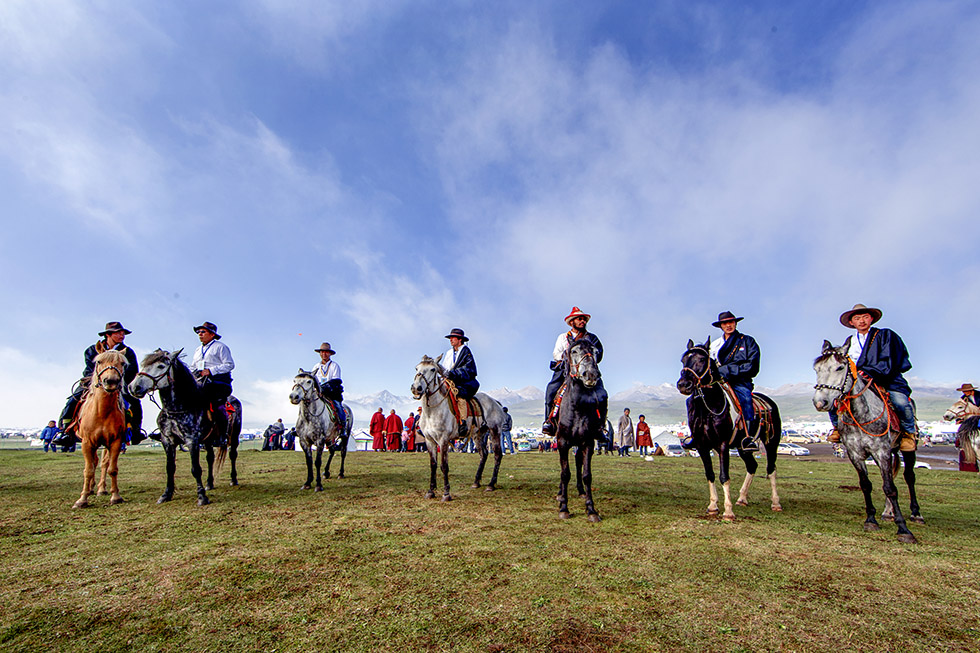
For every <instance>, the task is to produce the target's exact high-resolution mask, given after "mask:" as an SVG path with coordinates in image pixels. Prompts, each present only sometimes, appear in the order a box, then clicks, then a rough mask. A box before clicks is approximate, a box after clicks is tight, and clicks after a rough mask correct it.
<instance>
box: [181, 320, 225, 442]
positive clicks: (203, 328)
mask: <svg viewBox="0 0 980 653" xmlns="http://www.w3.org/2000/svg"><path fill="white" fill-rule="evenodd" d="M194 332H195V333H197V337H198V338H199V339H200V340H201V344H200V346H199V347H198V348H197V349H195V350H194V358H193V359H191V371H193V372H194V376H195V377H197V380H198V383H199V384H201V390H202V391H203V392H204V396H205V398H206V399H207V401H208V404H209V405H210V406H211V412H212V414H213V416H214V422H215V423H214V427H215V431H216V432H217V434H218V441H219V442H220V441H223V440H224V437H225V434H226V433H227V432H228V414H227V413H226V412H225V408H224V404H225V401H226V400H227V399H228V397H230V396H231V381H232V379H231V371H232V370H233V369H235V361H234V359H233V358H232V357H231V349H229V348H228V345H226V344H225V343H223V342H221V336H220V335H218V327H217V325H215V324H214V322H204V323H203V324H201V325H199V326H196V327H194Z"/></svg>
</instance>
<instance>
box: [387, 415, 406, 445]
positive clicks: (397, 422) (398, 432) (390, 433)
mask: <svg viewBox="0 0 980 653" xmlns="http://www.w3.org/2000/svg"><path fill="white" fill-rule="evenodd" d="M384 432H385V435H386V436H387V438H388V441H387V444H388V451H398V449H399V448H400V447H401V443H402V418H401V417H399V416H398V415H396V414H395V409H394V408H392V409H391V414H390V415H388V417H386V418H385V426H384Z"/></svg>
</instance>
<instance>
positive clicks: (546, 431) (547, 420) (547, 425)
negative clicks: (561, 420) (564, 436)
mask: <svg viewBox="0 0 980 653" xmlns="http://www.w3.org/2000/svg"><path fill="white" fill-rule="evenodd" d="M554 409H555V406H554V404H548V405H547V406H545V410H544V423H543V424H541V433H542V435H554V434H555V425H554V424H553V423H552V422H551V411H552V410H554Z"/></svg>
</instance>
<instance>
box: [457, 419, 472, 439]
mask: <svg viewBox="0 0 980 653" xmlns="http://www.w3.org/2000/svg"><path fill="white" fill-rule="evenodd" d="M469 432H470V427H469V425H468V424H467V423H466V422H465V421H463V422H461V423H460V425H459V437H460V438H461V439H462V438H465V437H466V435H467V434H468V433H469Z"/></svg>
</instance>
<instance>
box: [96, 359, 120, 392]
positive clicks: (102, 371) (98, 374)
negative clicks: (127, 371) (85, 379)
mask: <svg viewBox="0 0 980 653" xmlns="http://www.w3.org/2000/svg"><path fill="white" fill-rule="evenodd" d="M109 370H115V372H116V374H118V375H119V380H120V384H119V385H118V386H117V387H116V389H115V390H110V389H109V388H107V387H105V381H103V380H102V375H103V374H105V373H106V372H108V371H109ZM123 378H124V376H123V373H122V370H120V369H119V368H118V367H116V366H115V365H106V366H105V367H103V368H101V369H98V370H96V372H95V384H94V387H96V388H102V389H103V390H105V391H106V392H108V393H113V392H120V391H121V390H122V387H123V385H124V383H123V382H122V381H123Z"/></svg>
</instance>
